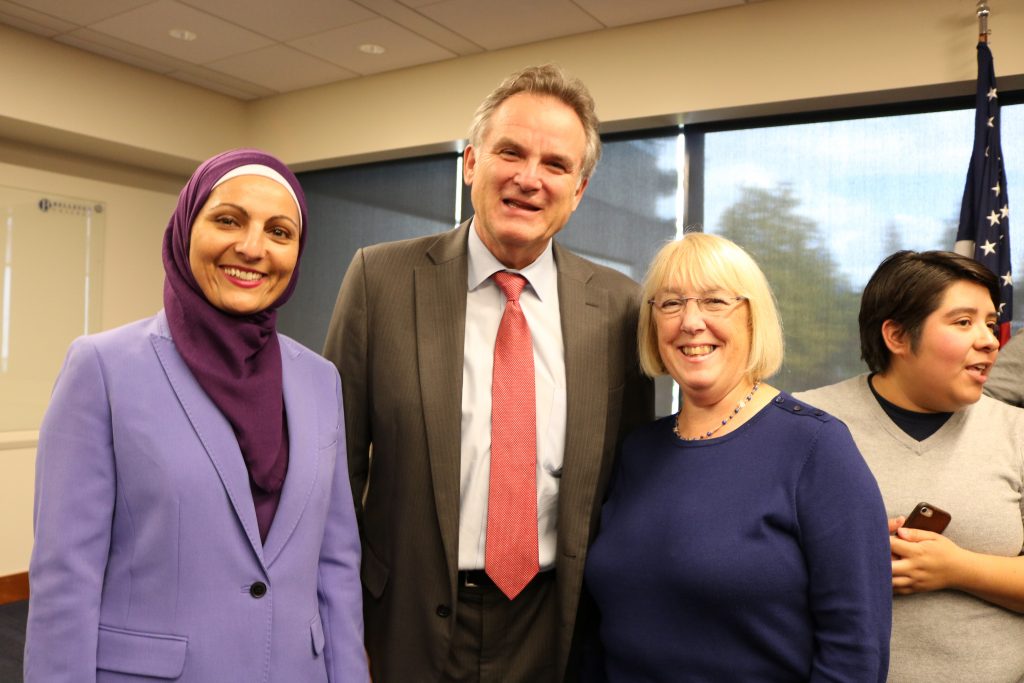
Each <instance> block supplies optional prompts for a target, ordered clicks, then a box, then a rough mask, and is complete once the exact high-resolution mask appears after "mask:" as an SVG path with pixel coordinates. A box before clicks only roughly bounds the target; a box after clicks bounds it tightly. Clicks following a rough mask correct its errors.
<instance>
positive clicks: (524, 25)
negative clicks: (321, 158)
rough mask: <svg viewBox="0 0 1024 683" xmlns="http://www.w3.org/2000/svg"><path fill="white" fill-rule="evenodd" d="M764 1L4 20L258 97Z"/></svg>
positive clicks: (82, 5) (147, 2)
mask: <svg viewBox="0 0 1024 683" xmlns="http://www.w3.org/2000/svg"><path fill="white" fill-rule="evenodd" d="M755 1H757V0H84V1H83V0H0V23H3V24H7V25H9V26H13V27H15V28H17V29H21V30H23V31H28V32H30V33H34V34H37V35H40V36H43V37H46V38H49V39H51V40H55V41H57V42H59V43H63V44H65V45H71V46H73V47H76V48H80V49H82V50H87V51H89V52H93V53H96V54H100V55H103V56H104V57H108V58H110V59H114V60H117V61H119V62H124V63H126V64H131V65H134V66H137V67H141V68H143V69H147V70H149V71H154V72H156V73H160V74H164V75H166V76H169V77H171V78H176V79H179V80H182V81H187V82H189V83H192V84H194V85H198V86H200V87H203V88H207V89H209V90H213V91H216V92H220V93H223V94H226V95H230V96H232V97H236V98H238V99H242V100H252V99H257V98H260V97H267V96H271V95H276V94H279V93H285V92H289V91H292V90H299V89H302V88H309V87H313V86H317V85H323V84H325V83H332V82H335V81H342V80H346V79H349V78H358V77H360V76H367V75H370V74H376V73H381V72H385V71H391V70H394V69H402V68H406V67H411V66H416V65H418V64H428V63H430V62H437V61H441V60H445V59H454V58H456V57H464V56H467V55H473V54H478V53H481V52H487V51H489V50H500V49H502V48H507V47H512V46H515V45H524V44H527V43H533V42H537V41H541V40H549V39H552V38H558V37H561V36H569V35H574V34H578V33H587V32H590V31H600V30H604V29H609V28H614V27H617V26H626V25H629V24H636V23H640V22H645V21H653V20H656V19H664V18H667V17H674V16H680V15H684V14H692V13H696V12H703V11H707V10H712V9H718V8H722V7H730V6H733V5H742V4H745V3H747V2H755ZM524 17H525V18H526V19H525V20H524ZM172 34H176V35H177V36H178V37H175V35H172Z"/></svg>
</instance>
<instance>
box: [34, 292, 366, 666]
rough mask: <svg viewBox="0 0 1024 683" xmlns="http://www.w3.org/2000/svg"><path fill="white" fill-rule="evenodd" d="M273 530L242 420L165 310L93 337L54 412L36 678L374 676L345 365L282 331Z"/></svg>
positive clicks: (44, 502)
mask: <svg viewBox="0 0 1024 683" xmlns="http://www.w3.org/2000/svg"><path fill="white" fill-rule="evenodd" d="M280 339H281V356H282V364H283V371H284V372H283V375H284V402H285V410H286V412H287V415H288V433H289V438H290V446H289V448H290V451H289V452H290V459H289V464H288V474H287V478H286V480H285V484H284V489H283V490H282V493H281V501H280V505H279V507H278V509H277V514H276V516H275V518H274V522H273V525H272V526H271V528H270V533H269V535H268V536H267V541H266V544H265V545H264V544H262V543H261V542H260V537H259V531H258V529H257V526H256V513H255V510H254V507H253V502H252V495H251V493H250V490H249V481H248V474H247V472H246V469H245V464H244V462H243V460H242V454H241V452H240V450H239V448H238V443H237V441H236V440H235V436H234V433H233V432H232V430H231V426H230V425H229V424H228V422H227V421H226V420H225V419H224V417H223V416H222V415H221V413H220V412H219V411H218V410H217V408H216V407H215V406H214V404H213V403H212V402H211V401H210V399H209V398H208V397H207V396H206V394H205V393H204V392H203V390H202V389H201V388H200V387H199V384H198V383H197V382H196V381H195V379H194V378H193V376H192V374H191V373H190V372H189V370H188V368H187V367H186V365H185V363H184V362H183V361H182V359H181V357H180V356H179V355H178V352H177V350H176V349H175V346H174V342H173V341H172V340H171V338H170V332H169V330H168V328H167V320H166V318H165V317H164V314H163V312H161V313H160V314H158V315H157V316H156V317H154V318H150V319H148V320H143V321H139V322H136V323H133V324H130V325H126V326H125V327H121V328H118V329H116V330H111V331H109V332H103V333H101V334H96V335H92V336H89V337H82V338H80V339H77V340H76V341H75V342H74V343H73V344H72V345H71V349H70V350H69V351H68V355H67V358H66V360H65V362H64V367H63V369H62V370H61V374H60V377H59V378H58V380H57V384H56V387H55V389H54V392H53V397H52V399H51V402H50V406H49V409H48V410H47V413H46V417H45V418H44V419H43V424H42V428H41V430H40V435H39V448H38V453H37V461H36V490H35V547H34V549H33V551H32V561H31V566H30V569H29V577H30V581H31V598H30V603H29V617H28V632H27V639H26V647H25V681H26V682H27V683H37V682H42V681H45V682H46V683H58V682H61V681H74V682H75V683H80V682H83V681H97V682H102V681H115V680H116V681H119V682H121V681H142V680H145V681H152V680H153V679H158V680H159V679H165V680H174V681H195V682H200V681H202V682H203V683H206V682H209V681H247V682H248V681H253V682H255V681H267V682H273V681H282V682H283V681H287V682H289V683H290V682H292V681H303V682H304V683H305V682H310V681H313V682H316V681H331V682H340V681H359V682H363V681H367V680H368V675H367V663H366V656H365V653H364V649H363V622H362V605H361V595H362V588H361V587H360V581H359V560H360V556H359V538H358V532H357V530H356V523H355V514H354V509H353V504H352V494H351V488H350V486H349V481H348V468H347V467H346V465H345V462H346V458H345V430H344V419H343V415H342V405H341V384H340V380H339V379H338V373H337V372H336V371H335V369H334V367H333V366H332V365H331V364H330V363H328V362H327V361H325V360H323V359H322V358H320V357H319V356H318V355H316V354H315V353H313V352H312V351H310V350H308V349H306V348H305V347H303V346H301V345H300V344H298V343H296V342H294V341H293V340H291V339H288V338H287V337H284V336H281V338H280Z"/></svg>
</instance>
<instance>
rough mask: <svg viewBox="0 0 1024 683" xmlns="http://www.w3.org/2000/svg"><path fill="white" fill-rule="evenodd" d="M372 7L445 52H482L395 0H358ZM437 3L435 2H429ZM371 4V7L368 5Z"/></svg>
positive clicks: (462, 38)
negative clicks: (435, 44)
mask: <svg viewBox="0 0 1024 683" xmlns="http://www.w3.org/2000/svg"><path fill="white" fill-rule="evenodd" d="M358 1H359V2H363V3H364V4H367V5H368V6H372V7H373V11H374V12H376V13H377V14H379V15H380V16H382V17H384V18H385V19H390V20H391V21H393V22H395V23H396V24H398V25H399V26H402V27H403V28H407V29H409V30H410V31H412V32H413V33H417V34H419V35H420V36H422V37H424V38H426V39H427V40H429V41H431V42H432V43H437V44H438V45H440V46H441V47H443V48H445V49H446V50H451V51H452V52H454V53H455V54H457V55H460V56H465V55H475V54H478V53H480V52H483V48H482V47H480V46H479V45H477V44H476V43H474V42H472V41H469V40H466V38H465V37H464V36H460V35H459V34H458V33H455V32H454V31H451V30H449V29H448V28H446V27H444V26H441V25H440V24H438V23H437V22H436V21H433V20H432V19H428V18H427V17H425V16H423V14H422V13H420V12H417V11H416V10H414V9H410V8H409V7H407V6H406V5H405V4H402V3H401V2H397V0H358ZM430 1H431V2H437V0H430ZM370 3H372V5H370Z"/></svg>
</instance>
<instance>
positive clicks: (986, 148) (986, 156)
mask: <svg viewBox="0 0 1024 683" xmlns="http://www.w3.org/2000/svg"><path fill="white" fill-rule="evenodd" d="M985 158H986V159H988V146H987V145H986V146H985Z"/></svg>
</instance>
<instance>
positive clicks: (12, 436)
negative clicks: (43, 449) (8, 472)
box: [0, 430, 39, 451]
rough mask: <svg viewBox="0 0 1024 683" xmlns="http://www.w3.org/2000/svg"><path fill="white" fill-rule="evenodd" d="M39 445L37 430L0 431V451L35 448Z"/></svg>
mask: <svg viewBox="0 0 1024 683" xmlns="http://www.w3.org/2000/svg"><path fill="white" fill-rule="evenodd" d="M38 445H39V431H38V430H33V431H25V432H0V451H13V450H16V449H18V448H35V447H36V446H38Z"/></svg>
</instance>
